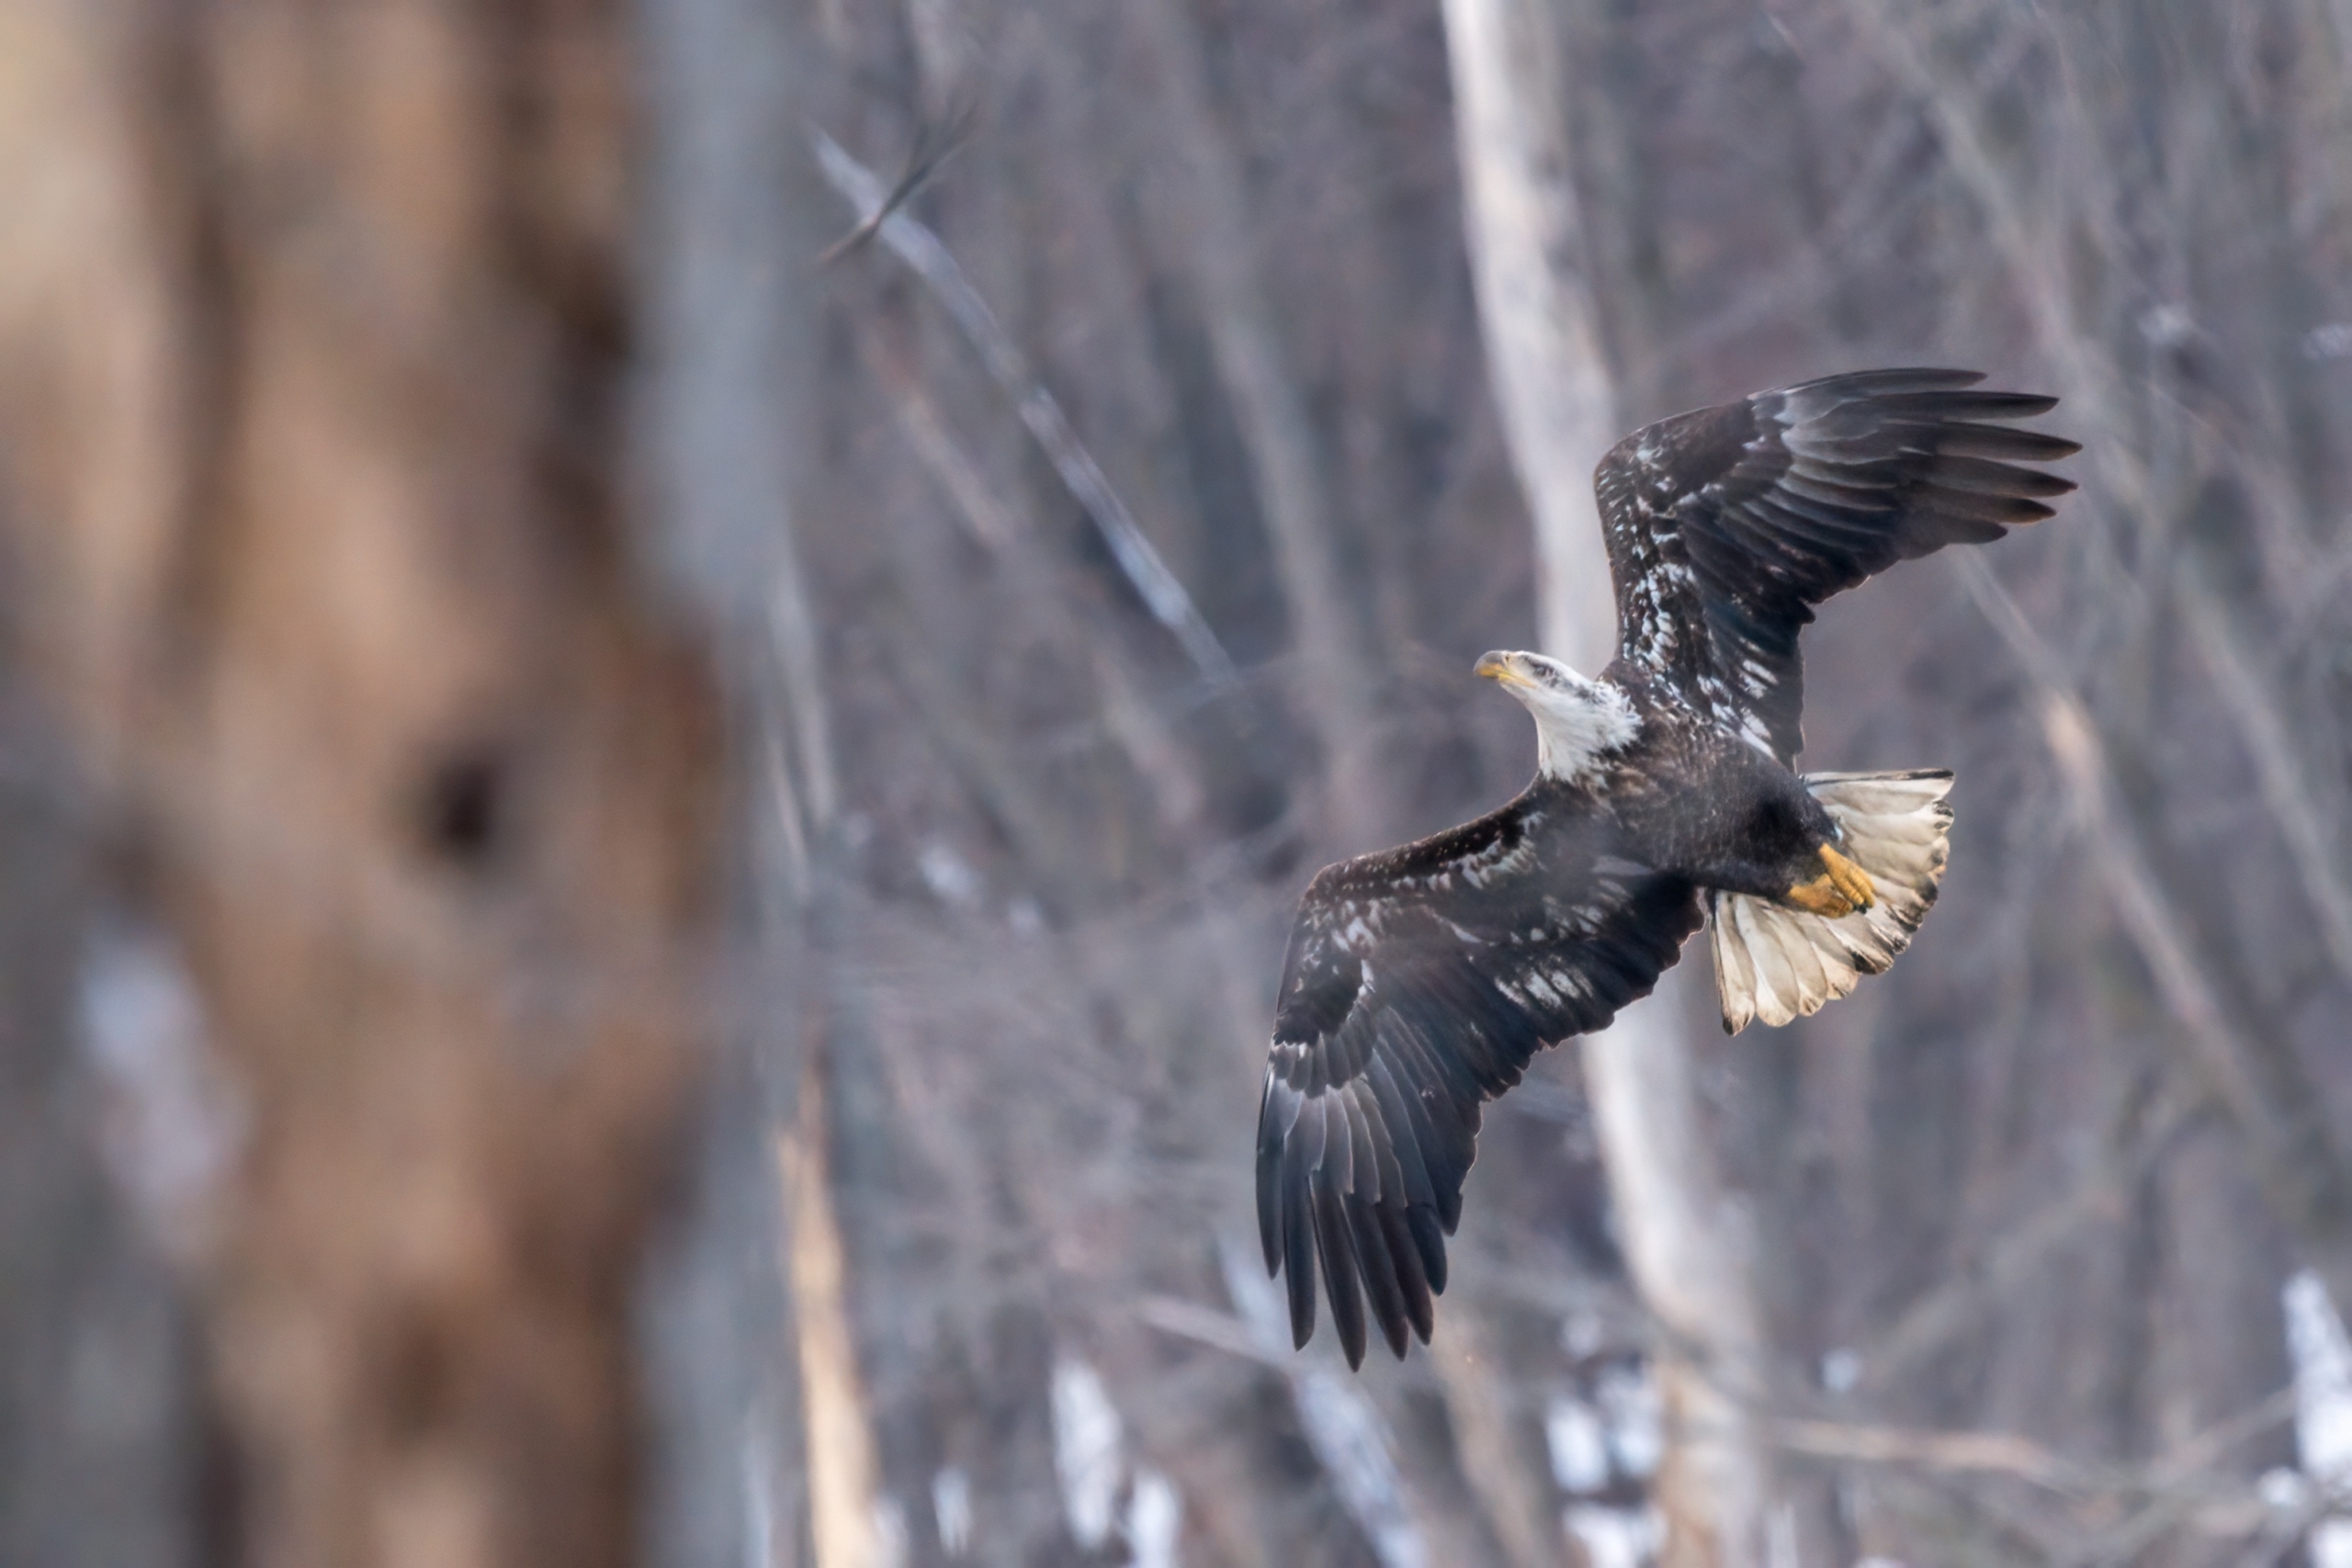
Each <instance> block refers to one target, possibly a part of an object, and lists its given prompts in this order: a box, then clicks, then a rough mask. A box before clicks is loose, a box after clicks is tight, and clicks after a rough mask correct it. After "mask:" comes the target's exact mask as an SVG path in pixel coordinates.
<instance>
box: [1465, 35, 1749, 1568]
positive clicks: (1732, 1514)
mask: <svg viewBox="0 0 2352 1568" xmlns="http://www.w3.org/2000/svg"><path fill="white" fill-rule="evenodd" d="M1566 21H1567V17H1566V14H1565V13H1564V12H1562V11H1560V10H1557V9H1555V8H1553V7H1548V6H1543V5H1540V4H1532V3H1528V0H1448V3H1447V5H1446V6H1445V23H1446V40H1447V47H1448V50H1449V53H1450V58H1451V61H1452V67H1453V83H1454V114H1455V123H1456V126H1457V139H1458V141H1459V145H1460V149H1461V156H1462V160H1463V184H1464V189H1465V193H1466V199H1465V202H1464V211H1465V221H1466V223H1467V225H1468V230H1469V243H1470V251H1471V255H1472V258H1473V261H1474V265H1475V268H1476V279H1477V288H1478V307H1479V317H1480V320H1481V321H1482V323H1483V324H1484V327H1485V337H1486V343H1487V352H1488V355H1489V359H1490V363H1491V365H1492V367H1493V371H1492V373H1493V376H1494V380H1495V390H1496V397H1497V399H1498V401H1499V402H1500V404H1501V406H1502V409H1503V420H1504V427H1505V429H1506V430H1507V431H1508V433H1509V435H1510V447H1511V454H1512V457H1513V461H1514V465H1515V467H1516V468H1518V471H1519V476H1520V482H1521V485H1522V487H1523V488H1524V489H1525V491H1526V494H1527V502H1528V507H1529V510H1530V512H1531V513H1532V514H1533V516H1534V520H1535V534H1536V557H1537V560H1538V562H1539V571H1538V588H1537V605H1538V612H1537V617H1538V625H1539V626H1540V627H1541V629H1542V636H1543V639H1544V647H1545V648H1546V649H1548V650H1550V651H1551V652H1553V653H1555V654H1561V655H1565V656H1566V657H1568V658H1569V659H1570V660H1572V661H1574V662H1577V663H1578V664H1581V665H1583V666H1584V667H1585V668H1587V669H1591V670H1598V669H1600V667H1601V666H1602V665H1603V664H1605V663H1606V662H1607V661H1608V660H1609V658H1610V657H1611V653H1612V652H1613V648H1612V646H1611V645H1612V643H1613V641H1614V637H1613V628H1614V626H1615V624H1616V621H1615V615H1614V613H1613V606H1612V604H1611V597H1610V592H1609V564H1608V558H1607V553H1606V551H1605V549H1604V548H1603V546H1602V541H1601V533H1600V515H1599V512H1598V508H1597V505H1596V502H1595V500H1594V497H1593V491H1592V479H1591V476H1592V469H1593V467H1594V465H1595V464H1596V463H1598V462H1599V461H1600V457H1601V455H1602V453H1604V452H1605V451H1606V450H1607V449H1608V447H1609V446H1610V445H1611V443H1612V442H1613V440H1614V439H1615V429H1614V427H1615V426H1616V424H1617V423H1619V421H1618V418H1617V414H1616V412H1615V407H1614V404H1615V402H1616V399H1615V396H1614V394H1613V392H1612V389H1611V385H1610V379H1609V371H1608V368H1607V363H1606V360H1605V359H1604V357H1603V355H1602V334H1601V333H1600V327H1599V322H1600V301H1599V299H1597V298H1596V297H1595V290H1594V288H1593V284H1592V281H1591V277H1590V276H1589V273H1588V271H1587V270H1586V262H1585V249H1586V246H1585V234H1584V223H1583V220H1582V217H1581V215H1580V214H1579V212H1578V209H1577V189H1576V186H1575V184H1574V181H1573V179H1572V178H1571V171H1572V170H1573V169H1574V168H1575V166H1576V165H1575V159H1574V157H1573V149H1572V148H1571V146H1570V144H1569V124H1568V119H1567V115H1566V102H1565V96H1564V88H1563V84H1564V75H1565V69H1566V40H1565V36H1564V28H1565V26H1566ZM1619 129H1620V132H1621V138H1622V137H1629V136H1630V135H1631V133H1632V128H1631V127H1620V128H1619ZM1620 162H1623V160H1620ZM1628 357H1632V358H1638V357H1642V356H1641V355H1628ZM1643 362H1644V363H1648V362H1649V361H1648V360H1647V359H1646V358H1643ZM1670 979H1671V977H1670V976H1669V980H1670ZM1678 990H1679V987H1677V986H1675V985H1673V984H1670V983H1669V984H1667V985H1663V986H1661V987H1660V991H1661V994H1660V995H1659V996H1657V997H1656V998H1652V999H1651V1000H1649V1001H1648V1002H1645V1003H1643V1004H1639V1005H1637V1006H1636V1007H1635V1009H1634V1010H1632V1011H1630V1012H1629V1013H1627V1014H1626V1015H1625V1016H1624V1017H1623V1018H1621V1019H1620V1020H1619V1021H1617V1022H1616V1024H1614V1025H1613V1026H1612V1027H1611V1028H1610V1029H1608V1030H1606V1031H1604V1032H1601V1033H1600V1034H1596V1035H1592V1036H1590V1037H1589V1038H1588V1039H1587V1040H1586V1041H1585V1043H1584V1060H1585V1077H1586V1082H1587V1084H1588V1085H1589V1089H1590V1092H1591V1095H1592V1100H1593V1111H1594V1118H1595V1122H1596V1123H1597V1125H1598V1129H1599V1132H1600V1145H1601V1150H1602V1154H1603V1157H1604V1158H1605V1160H1606V1162H1607V1166H1608V1170H1609V1179H1610V1190H1611V1199H1612V1201H1613V1202H1614V1205H1615V1211H1616V1214H1617V1220H1618V1227H1619V1231H1620V1234H1621V1235H1622V1236H1623V1240H1624V1246H1625V1253H1626V1257H1627V1260H1628V1261H1629V1262H1630V1263H1631V1265H1632V1267H1633V1272H1634V1280H1635V1281H1636V1282H1637V1283H1638V1284H1639V1285H1640V1287H1641V1290H1642V1294H1643V1296H1644V1298H1645V1300H1646V1301H1647V1303H1649V1306H1650V1309H1651V1311H1652V1312H1653V1313H1655V1314H1657V1319H1658V1322H1659V1325H1660V1326H1661V1328H1662V1329H1663V1330H1664V1334H1663V1337H1662V1340H1661V1343H1660V1344H1659V1345H1658V1347H1657V1359H1656V1367H1657V1376H1658V1380H1659V1384H1660V1393H1661V1394H1662V1395H1663V1397H1664V1402H1665V1409H1666V1415H1667V1445H1668V1446H1667V1452H1666V1455H1665V1456H1664V1459H1663V1461H1662V1463H1661V1466H1660V1469H1659V1472H1658V1478H1657V1504H1658V1506H1659V1508H1660V1510H1661V1511H1662V1512H1663V1514H1664V1515H1665V1517H1666V1524H1667V1540H1666V1543H1665V1547H1664V1550H1663V1554H1662V1556H1661V1559H1660V1561H1661V1562H1664V1563H1666V1564H1668V1568H1701V1565H1702V1564H1703V1565H1706V1568H1716V1565H1724V1568H1732V1565H1742V1564H1747V1563H1750V1562H1758V1561H1760V1548H1761V1543H1762V1539H1763V1537H1762V1524H1763V1516H1764V1510H1765V1507H1766V1504H1767V1501H1768V1497H1769V1491H1768V1485H1769V1461H1768V1459H1767V1456H1766V1455H1765V1453H1764V1452H1763V1450H1762V1449H1761V1447H1760V1446H1759V1439H1758V1437H1757V1435H1756V1434H1755V1432H1754V1430H1753V1427H1752V1423H1750V1422H1749V1421H1748V1420H1747V1418H1746V1416H1744V1415H1743V1413H1742V1410H1741V1408H1740V1404H1739V1399H1740V1397H1741V1396H1743V1395H1752V1394H1753V1393H1754V1392H1755V1389H1756V1387H1757V1371H1758V1358H1759V1355H1760V1353H1761V1351H1762V1348H1763V1323H1762V1315H1761V1312H1760V1309H1759V1307H1758V1302H1757V1300H1756V1292H1755V1287H1754V1282H1753V1281H1752V1280H1751V1279H1750V1278H1749V1269H1748V1263H1749V1259H1748V1252H1749V1250H1750V1247H1749V1243H1748V1239H1747V1235H1746V1234H1745V1231H1744V1229H1743V1228H1742V1227H1739V1226H1737V1225H1736V1224H1733V1223H1732V1219H1731V1216H1732V1214H1733V1213H1734V1212H1735V1210H1734V1206H1733V1205H1732V1204H1731V1203H1730V1202H1729V1201H1728V1196H1729V1194H1728V1192H1727V1190H1725V1189H1724V1185H1723V1181H1722V1176H1721V1173H1720V1172H1718V1171H1716V1170H1715V1169H1714V1168H1713V1164H1712V1162H1711V1161H1710V1160H1708V1159H1707V1158H1706V1157H1704V1156H1705V1152H1706V1149H1707V1145H1708V1140H1707V1138H1706V1136H1705V1134H1704V1132H1703V1127H1704V1121H1703V1114H1702V1107H1701V1106H1700V1104H1699V1100H1698V1090H1697V1085H1696V1083H1695V1081H1694V1077H1693V1067H1694V1063H1693V1060H1692V1056H1691V1049H1690V1045H1689V1042H1688V1040H1687V1038H1686V1036H1685V1034H1684V1032H1683V1031H1682V1028H1681V1024H1680V1014H1681V1012H1682V1009H1680V1008H1679V1006H1678V1005H1677V1002H1678V997H1677V994H1676V993H1677V992H1678Z"/></svg>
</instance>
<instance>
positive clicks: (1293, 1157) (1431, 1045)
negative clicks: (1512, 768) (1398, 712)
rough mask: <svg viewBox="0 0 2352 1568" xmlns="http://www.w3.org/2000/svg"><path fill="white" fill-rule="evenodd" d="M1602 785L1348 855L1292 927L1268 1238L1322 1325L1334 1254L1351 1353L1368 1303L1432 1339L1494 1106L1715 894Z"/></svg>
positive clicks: (1554, 789) (1387, 1326)
mask: <svg viewBox="0 0 2352 1568" xmlns="http://www.w3.org/2000/svg"><path fill="white" fill-rule="evenodd" d="M1592 806H1593V803H1592V799H1591V797H1590V796H1589V795H1586V794H1584V793H1583V792H1581V791H1579V790H1577V789H1573V788H1570V787H1569V786H1567V785H1565V784H1555V783H1548V782H1544V781H1539V782H1538V783H1536V784H1534V785H1532V787H1530V789H1529V790H1528V791H1527V793H1526V794H1524V795H1521V796H1520V797H1519V798H1518V799H1517V800H1514V801H1513V802H1511V803H1510V805H1509V806H1506V807H1503V808H1502V809H1501V810H1499V811H1496V812H1493V813H1491V814H1489V815H1487V816H1485V817H1482V818H1478V819H1477V820H1476V821H1475V822H1471V823H1468V824H1466V825H1465V826H1464V827H1460V828H1456V829H1453V830H1452V831H1450V832H1445V833H1441V834H1439V835H1437V836H1436V837H1435V838H1431V839H1425V840H1421V841H1420V842H1419V843H1416V844H1408V845H1407V846H1406V847H1404V848H1403V849H1399V850H1391V851H1388V852H1386V853H1384V854H1376V855H1366V856H1363V858H1361V859H1358V860H1351V861H1344V862H1341V863H1340V864H1338V865H1333V866H1327V867H1325V868H1324V870H1323V871H1322V872H1321V873H1319V874H1317V876H1316V878H1315V880H1314V881H1313V882H1312V883H1311V884H1309V885H1308V886H1307V889H1306V896H1305V897H1303V898H1301V899H1300V901H1299V910H1298V919H1297V923H1296V924H1295V926H1294V927H1293V928H1292V931H1291V939H1290V956H1289V959H1288V961H1287V962H1286V963H1285V964H1283V984H1282V997H1281V1000H1280V1002H1279V1003H1278V1005H1277V1008H1276V1012H1275V1017H1274V1041H1273V1051H1272V1055H1271V1057H1270V1058H1269V1060H1268V1062H1267V1064H1266V1092H1265V1099H1264V1100H1263V1101H1262V1102H1261V1105H1260V1109H1259V1112H1258V1232H1259V1236H1260V1238H1261V1240H1262V1241H1263V1242H1264V1244H1265V1248H1266V1268H1267V1269H1268V1271H1269V1272H1283V1271H1287V1273H1288V1275H1289V1291H1290V1317H1291V1330H1292V1333H1293V1334H1294V1336H1295V1338H1296V1340H1297V1343H1299V1344H1300V1345H1305V1344H1306V1339H1307V1336H1308V1335H1310V1334H1311V1333H1313V1332H1314V1329H1315V1273H1316V1268H1317V1260H1318V1259H1319V1261H1320V1264H1321V1271H1322V1275H1323V1283H1324V1288H1325V1289H1326V1290H1327V1291H1328V1292H1329V1293H1330V1297H1331V1316H1332V1319H1333V1321H1335V1322H1336V1323H1337V1324H1338V1325H1339V1329H1340V1346H1341V1348H1344V1349H1345V1350H1346V1351H1347V1356H1348V1363H1349V1364H1350V1365H1351V1366H1354V1365H1357V1364H1359V1363H1361V1362H1362V1361H1363V1351H1364V1337H1365V1336H1364V1324H1365V1310H1366V1306H1367V1303H1368V1304H1369V1307H1370V1312H1371V1315H1372V1318H1373V1320H1374V1322H1376V1323H1377V1324H1378V1325H1379V1326H1380V1331H1381V1333H1382V1335H1383V1336H1384V1337H1385V1338H1386V1339H1387V1341H1388V1344H1389V1347H1390V1348H1392V1349H1394V1350H1395V1351H1396V1352H1397V1354H1398V1355H1399V1356H1402V1355H1403V1354H1404V1353H1405V1330H1406V1327H1407V1325H1411V1327H1413V1328H1414V1329H1415V1330H1417V1331H1418V1332H1419V1334H1420V1337H1422V1339H1424V1340H1426V1339H1428V1337H1429V1335H1430V1295H1431V1294H1432V1293H1433V1292H1439V1291H1442V1290H1443V1289H1444V1288H1445V1243H1444V1237H1445V1236H1446V1235H1451V1234H1453V1227H1454V1224H1455V1223H1456V1222H1457V1221H1458V1220H1459V1219H1460V1217H1461V1213H1462V1181H1463V1178H1464V1176H1465V1175H1467V1174H1468V1172H1469V1169H1470V1161H1471V1158H1472V1156H1473V1155H1474V1153H1475V1152H1476V1139H1477V1133H1478V1120H1479V1107H1480V1106H1481V1105H1482V1104H1483V1103H1484V1102H1486V1101H1487V1100H1492V1099H1494V1098H1495V1097H1496V1096H1498V1095H1499V1094H1501V1093H1502V1092H1503V1091H1504V1090H1505V1089H1509V1088H1510V1086H1511V1085H1513V1084H1515V1083H1517V1082H1518V1081H1519V1078H1520V1074H1521V1071H1522V1070H1523V1069H1524V1068H1525V1067H1526V1065H1527V1062H1528V1058H1530V1057H1531V1056H1532V1055H1535V1053H1536V1052H1537V1051H1538V1050H1540V1049H1542V1048H1543V1047H1544V1046H1545V1045H1548V1044H1551V1043H1555V1042H1557V1041H1560V1040H1564V1039H1566V1038H1567V1037H1568V1036H1569V1035H1572V1034H1580V1033H1583V1032H1586V1031H1589V1030H1594V1029H1599V1028H1600V1027H1601V1026H1602V1025H1603V1024H1605V1023H1607V1022H1608V1021H1610V1019H1611V1017H1613V1016H1614V1015H1615V1013H1616V1012H1617V1010H1618V1009H1620V1008H1622V1007H1623V1006H1624V1005H1625V1004H1626V1003H1627V1002H1629V1001H1632V1000H1633V999H1634V998H1636V997H1640V996H1645V995H1646V994H1647V993H1648V991H1649V989H1650V987H1652V986H1653V985H1655V984H1656V983H1657V977H1658V975H1659V973H1660V972H1661V971H1662V970H1664V969H1665V968H1666V967H1667V966H1668V965H1669V964H1672V963H1673V962H1674V960H1675V957H1676V955H1677V954H1678V953H1679V952H1680V951H1681V947H1682V943H1683V941H1684V939H1686V938H1687V937H1689V936H1690V935H1691V932H1692V931H1696V930H1698V928H1699V922H1700V911H1699V900H1698V896H1697V893H1696V890H1695V889H1694V888H1693V887H1692V886H1691V884H1690V883H1688V882H1686V881H1683V880H1682V879H1680V878H1679V877H1675V876H1669V875H1666V874H1662V873H1659V872H1657V871H1653V870H1651V869H1650V868H1649V867H1647V866H1644V865H1638V864H1634V863H1632V862H1630V861H1627V860H1624V859H1621V858H1619V856H1618V853H1617V850H1618V846H1616V845H1615V844H1614V843H1613V842H1612V841H1611V833H1610V830H1609V829H1608V828H1607V826H1606V819H1605V818H1602V817H1600V815H1598V814H1596V813H1595V812H1594V810H1593V809H1592Z"/></svg>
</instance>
